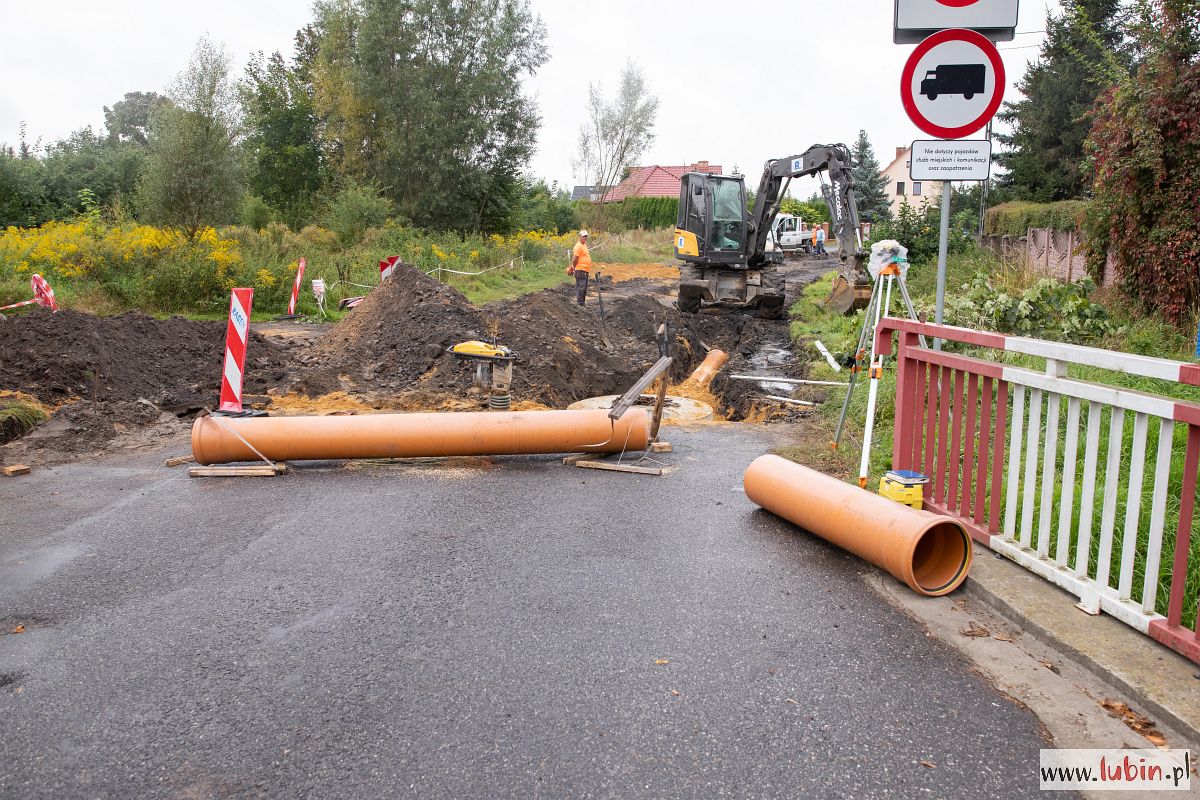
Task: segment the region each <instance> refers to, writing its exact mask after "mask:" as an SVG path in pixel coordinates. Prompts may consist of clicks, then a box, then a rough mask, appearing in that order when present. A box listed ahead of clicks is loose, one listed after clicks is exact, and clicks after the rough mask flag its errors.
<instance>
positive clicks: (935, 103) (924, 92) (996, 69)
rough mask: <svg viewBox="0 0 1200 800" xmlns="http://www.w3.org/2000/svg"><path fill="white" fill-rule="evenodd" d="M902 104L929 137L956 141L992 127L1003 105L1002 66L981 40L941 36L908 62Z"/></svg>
mask: <svg viewBox="0 0 1200 800" xmlns="http://www.w3.org/2000/svg"><path fill="white" fill-rule="evenodd" d="M900 98H901V100H902V101H903V102H904V110H905V111H907V112H908V116H909V118H910V119H911V120H912V121H913V123H914V124H915V125H916V126H917V127H918V128H920V129H921V130H922V131H924V132H925V133H927V134H929V135H930V136H937V137H939V138H942V139H958V138H961V137H963V136H969V135H971V134H972V133H975V131H977V130H979V129H980V128H982V127H983V126H984V125H986V124H987V123H988V120H990V119H991V118H992V116H993V115H994V114H995V113H996V111H997V110H998V109H999V108H1000V101H1001V100H1003V99H1004V62H1003V61H1002V60H1001V59H1000V53H998V52H997V51H996V46H995V45H994V44H992V43H991V42H990V41H988V39H987V38H986V37H985V36H983V35H982V34H979V33H976V32H975V31H971V30H966V29H962V28H955V29H950V30H944V31H938V32H937V33H935V34H933V35H932V36H930V37H929V38H927V39H925V40H924V41H922V42H921V43H920V44H919V45H917V47H916V49H915V50H913V52H912V55H910V56H909V57H908V62H907V63H906V64H905V65H904V72H903V73H902V74H901V76H900Z"/></svg>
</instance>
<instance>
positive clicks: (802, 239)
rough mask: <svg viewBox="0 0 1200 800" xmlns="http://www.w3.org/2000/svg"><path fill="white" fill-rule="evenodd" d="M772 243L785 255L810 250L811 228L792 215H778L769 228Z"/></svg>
mask: <svg viewBox="0 0 1200 800" xmlns="http://www.w3.org/2000/svg"><path fill="white" fill-rule="evenodd" d="M771 233H772V236H771V239H772V243H773V244H774V245H775V246H776V247H777V248H779V249H781V250H783V251H784V252H785V253H789V252H795V251H797V250H803V251H804V252H805V253H808V252H811V250H812V228H810V227H809V226H808V225H806V224H805V223H804V221H803V220H802V219H800V218H799V217H797V216H795V215H793V214H779V215H778V216H776V217H775V223H774V224H773V225H772V226H771Z"/></svg>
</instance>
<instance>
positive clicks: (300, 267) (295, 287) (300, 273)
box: [287, 258, 305, 317]
mask: <svg viewBox="0 0 1200 800" xmlns="http://www.w3.org/2000/svg"><path fill="white" fill-rule="evenodd" d="M304 266H305V261H304V259H303V258H301V259H300V263H298V264H297V265H296V282H295V283H293V284H292V299H291V300H289V301H288V310H287V313H288V316H289V317H292V316H295V315H296V301H297V300H299V299H300V282H301V281H302V280H304Z"/></svg>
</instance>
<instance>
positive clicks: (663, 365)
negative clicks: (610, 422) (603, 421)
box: [608, 356, 672, 419]
mask: <svg viewBox="0 0 1200 800" xmlns="http://www.w3.org/2000/svg"><path fill="white" fill-rule="evenodd" d="M671 362H672V359H671V357H670V356H663V357H662V358H660V359H659V360H658V361H656V362H654V366H652V367H651V368H650V369H648V370H646V374H645V375H643V376H642V377H640V378H638V379H637V382H636V383H634V384H633V386H631V387H629V391H627V392H625V394H623V395H621V399H620V400H618V401H617V402H616V403H614V404H613V407H612V410H611V411H609V412H608V416H609V417H610V418H612V419H620V418H621V417H623V416H625V412H626V411H628V410H629V409H630V408H632V407H633V404H634V403H636V402H637V401H638V398H639V397H641V396H642V392H644V391H646V387H647V386H649V385H650V384H651V383H653V381H654V379H655V378H657V377H658V376H659V375H661V374H663V373H664V372H666V371H667V368H668V367H670V366H671Z"/></svg>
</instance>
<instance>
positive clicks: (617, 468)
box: [575, 461, 663, 475]
mask: <svg viewBox="0 0 1200 800" xmlns="http://www.w3.org/2000/svg"><path fill="white" fill-rule="evenodd" d="M575 466H577V467H586V468H587V469H606V470H609V471H611V472H634V473H637V474H638V475H662V474H663V471H662V467H637V466H634V465H632V464H610V463H609V462H607V461H576V462H575Z"/></svg>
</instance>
